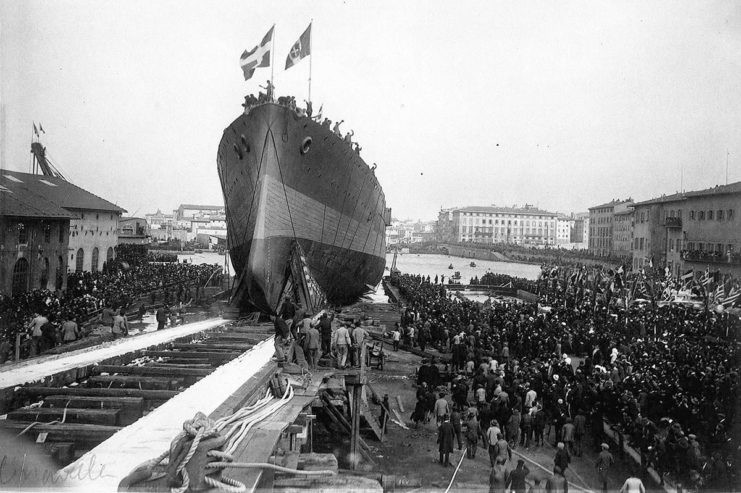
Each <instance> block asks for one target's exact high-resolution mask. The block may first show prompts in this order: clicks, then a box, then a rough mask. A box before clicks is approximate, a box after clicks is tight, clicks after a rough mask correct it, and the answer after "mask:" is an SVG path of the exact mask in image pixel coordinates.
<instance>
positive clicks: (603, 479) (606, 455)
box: [595, 443, 615, 493]
mask: <svg viewBox="0 0 741 493" xmlns="http://www.w3.org/2000/svg"><path fill="white" fill-rule="evenodd" d="M614 463H615V460H614V459H613V458H612V454H611V453H610V446H609V445H607V444H606V443H603V444H602V451H601V452H600V453H599V455H598V456H597V462H596V464H595V467H596V468H597V475H598V476H599V482H600V485H602V493H607V476H608V473H609V471H610V468H612V465H613V464H614Z"/></svg>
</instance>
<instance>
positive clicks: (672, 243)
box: [669, 238, 674, 252]
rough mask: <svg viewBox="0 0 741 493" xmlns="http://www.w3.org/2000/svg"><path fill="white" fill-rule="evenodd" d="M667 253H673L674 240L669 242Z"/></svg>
mask: <svg viewBox="0 0 741 493" xmlns="http://www.w3.org/2000/svg"><path fill="white" fill-rule="evenodd" d="M669 251H670V252H673V251H674V238H672V239H670V240H669Z"/></svg>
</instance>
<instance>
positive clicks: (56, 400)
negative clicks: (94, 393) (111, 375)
mask: <svg viewBox="0 0 741 493" xmlns="http://www.w3.org/2000/svg"><path fill="white" fill-rule="evenodd" d="M43 405H44V407H51V408H64V407H65V406H67V407H73V408H78V409H85V408H88V409H120V410H121V412H120V413H119V414H118V423H116V424H117V425H118V426H128V425H130V424H131V423H133V422H135V421H136V420H138V419H139V418H141V417H142V414H143V412H144V399H142V398H141V397H90V396H84V395H81V396H76V397H73V396H66V395H50V396H48V397H45V398H44V404H43Z"/></svg>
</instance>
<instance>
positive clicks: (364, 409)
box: [360, 399, 384, 442]
mask: <svg viewBox="0 0 741 493" xmlns="http://www.w3.org/2000/svg"><path fill="white" fill-rule="evenodd" d="M360 412H361V413H362V414H363V416H364V417H365V420H366V421H367V422H368V425H369V426H370V427H371V429H372V430H373V433H374V434H375V435H376V438H378V439H379V440H380V441H382V442H383V440H384V438H383V432H382V431H381V427H380V426H378V423H377V422H376V417H375V416H373V413H371V411H370V408H369V407H368V403H367V402H364V401H363V400H362V399H361V400H360Z"/></svg>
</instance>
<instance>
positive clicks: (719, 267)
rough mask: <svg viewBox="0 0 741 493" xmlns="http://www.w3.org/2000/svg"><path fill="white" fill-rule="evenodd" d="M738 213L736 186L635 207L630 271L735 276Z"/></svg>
mask: <svg viewBox="0 0 741 493" xmlns="http://www.w3.org/2000/svg"><path fill="white" fill-rule="evenodd" d="M740 211H741V182H736V183H732V184H730V185H721V186H716V187H714V188H710V189H707V190H699V191H694V192H684V193H677V194H673V195H664V196H661V197H659V198H656V199H652V200H647V201H644V202H640V203H638V204H636V209H635V213H634V214H635V232H634V241H633V266H634V268H635V267H641V266H644V265H646V264H648V263H650V261H651V260H653V264H654V266H655V267H661V268H665V267H668V268H669V271H670V272H671V273H672V274H673V275H679V274H680V273H682V272H683V271H685V270H689V269H693V270H694V271H695V272H696V273H697V272H699V271H705V270H709V271H711V272H720V273H721V274H732V275H734V276H738V275H741V221H740V220H739V218H738V214H739V212H740ZM644 221H645V222H644Z"/></svg>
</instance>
